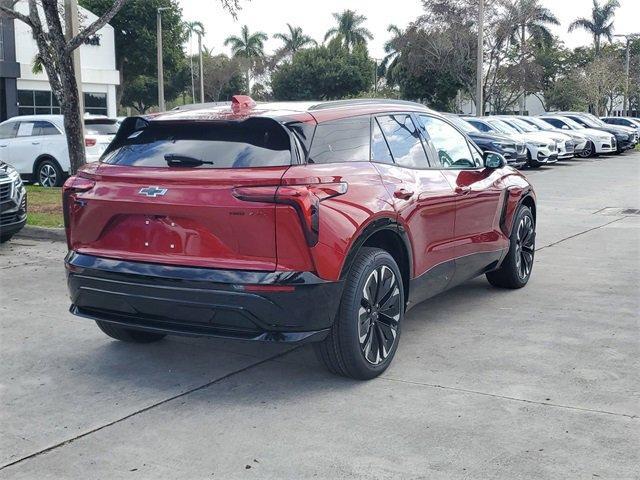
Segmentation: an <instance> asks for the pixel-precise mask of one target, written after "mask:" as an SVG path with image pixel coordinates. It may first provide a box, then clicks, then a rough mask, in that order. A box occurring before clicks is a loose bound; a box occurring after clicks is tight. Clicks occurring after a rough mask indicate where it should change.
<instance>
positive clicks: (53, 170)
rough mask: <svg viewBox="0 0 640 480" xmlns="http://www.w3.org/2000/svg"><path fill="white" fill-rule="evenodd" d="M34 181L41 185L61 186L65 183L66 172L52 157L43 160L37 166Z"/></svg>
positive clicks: (49, 186)
mask: <svg viewBox="0 0 640 480" xmlns="http://www.w3.org/2000/svg"><path fill="white" fill-rule="evenodd" d="M34 173H35V175H34V181H36V182H38V183H39V184H40V186H41V187H45V188H52V187H61V186H62V184H63V183H64V172H63V171H62V168H60V165H58V162H56V161H55V160H53V159H51V158H47V159H45V160H41V161H40V162H39V163H38V166H37V167H36V170H35V172H34Z"/></svg>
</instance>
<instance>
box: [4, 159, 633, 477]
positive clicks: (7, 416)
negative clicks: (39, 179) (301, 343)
mask: <svg viewBox="0 0 640 480" xmlns="http://www.w3.org/2000/svg"><path fill="white" fill-rule="evenodd" d="M527 175H528V176H529V178H530V179H531V181H532V183H533V184H534V186H535V188H536V191H537V194H538V200H539V207H538V219H539V221H538V244H537V246H538V251H537V254H536V263H535V266H534V272H533V277H532V279H531V282H530V284H529V285H528V286H527V287H526V288H525V289H522V290H518V291H502V290H498V289H495V288H492V287H490V286H489V284H488V283H487V282H486V280H484V278H479V279H476V280H474V281H472V282H469V283H467V284H465V285H462V286H460V287H458V288H457V289H455V290H453V291H451V292H448V293H445V294H443V295H441V296H438V297H436V298H434V299H432V300H429V301H427V302H425V303H424V304H422V305H420V306H418V307H416V308H414V309H413V310H412V311H411V312H410V313H409V314H408V316H407V317H406V319H405V323H404V326H403V332H402V338H401V344H400V349H399V351H398V354H397V356H396V358H395V360H394V363H393V365H392V366H391V368H390V369H389V370H388V371H387V372H386V374H385V375H384V376H383V377H382V378H379V379H376V380H373V381H370V382H354V381H349V380H345V379H342V378H337V377H334V376H332V375H330V374H328V373H327V372H325V371H324V369H323V368H322V367H321V366H320V365H319V363H318V362H317V361H316V359H315V358H314V356H313V353H312V350H311V348H310V347H308V346H305V347H300V348H294V349H292V348H291V347H283V346H277V345H254V344H245V343H241V342H229V341H218V340H210V339H192V338H180V337H172V338H169V339H167V340H165V341H163V342H160V343H157V344H152V345H143V346H135V345H127V344H122V343H119V342H116V341H112V340H110V339H109V338H108V337H106V336H104V335H103V334H102V333H101V332H100V331H99V330H98V329H97V328H96V327H95V325H94V324H93V323H92V322H90V321H87V320H83V319H77V318H74V317H72V316H71V315H70V314H69V313H68V312H67V308H68V298H67V294H66V285H65V282H64V269H63V266H62V258H63V256H64V253H65V246H64V245H63V244H61V243H58V242H41V241H34V240H32V239H25V238H16V239H15V240H14V241H12V242H10V243H9V244H8V245H3V246H2V247H0V328H1V330H0V382H1V384H0V401H1V405H0V429H1V431H2V434H1V438H0V479H5V478H6V479H9V478H11V479H18V478H25V479H32V478H38V479H45V478H51V479H54V478H55V479H59V478H82V479H91V478H96V479H98V478H101V479H104V478H109V479H119V478H127V479H129V478H144V479H146V478H153V479H158V478H189V479H204V478H224V479H230V478H260V479H264V478H292V479H299V478H380V479H385V478H416V479H417V478H424V479H440V478H442V479H445V478H446V479H449V478H461V479H463V478H465V479H466V478H474V479H476V478H477V479H489V478H504V479H520V478H523V479H524V478H527V479H529V478H543V479H544V478H549V479H558V478H563V479H571V478H579V479H584V478H612V479H638V478H640V468H639V467H638V465H640V455H639V452H640V418H639V417H640V373H639V372H640V368H639V367H640V361H639V355H638V354H639V353H640V330H639V318H640V273H639V271H640V269H639V267H640V260H639V259H640V216H635V215H624V214H621V213H620V211H621V209H624V208H640V154H638V153H634V154H627V155H623V156H619V157H600V158H597V159H593V160H570V161H565V162H560V163H558V164H556V165H554V166H553V167H548V168H543V169H540V170H538V171H532V172H527Z"/></svg>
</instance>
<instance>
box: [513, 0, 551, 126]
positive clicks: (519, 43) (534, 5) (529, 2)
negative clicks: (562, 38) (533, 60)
mask: <svg viewBox="0 0 640 480" xmlns="http://www.w3.org/2000/svg"><path fill="white" fill-rule="evenodd" d="M504 6H505V7H506V11H507V16H506V21H508V22H509V23H510V25H511V32H510V37H511V42H512V44H513V45H515V46H516V47H517V48H518V53H519V56H520V64H521V66H522V68H521V77H522V78H521V82H520V87H521V93H520V94H521V97H520V114H524V109H525V100H526V96H527V91H526V88H525V83H526V80H527V79H526V72H525V62H526V59H527V56H528V55H529V54H530V52H531V48H530V47H532V46H536V47H544V46H546V45H550V44H551V43H552V40H553V35H552V34H551V31H550V30H549V26H550V25H559V24H560V22H559V21H558V19H557V18H556V17H555V15H553V13H551V11H550V10H549V9H547V8H545V7H543V6H542V5H541V4H540V0H505V1H504Z"/></svg>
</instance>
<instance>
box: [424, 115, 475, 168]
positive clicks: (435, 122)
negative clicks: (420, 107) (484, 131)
mask: <svg viewBox="0 0 640 480" xmlns="http://www.w3.org/2000/svg"><path fill="white" fill-rule="evenodd" d="M419 118H420V121H421V122H422V124H423V126H424V129H425V130H426V132H427V135H428V136H429V139H430V140H431V143H432V144H433V147H434V148H435V150H436V152H437V153H438V159H439V160H440V163H441V164H442V166H443V167H444V168H452V169H461V168H476V167H480V166H481V163H480V159H479V158H478V155H477V154H476V155H473V154H472V152H471V150H470V149H469V144H468V143H467V139H466V138H465V137H464V135H462V134H461V133H460V132H458V131H457V130H456V129H455V128H453V127H452V126H451V125H449V124H448V123H447V122H445V121H444V120H440V119H439V118H434V117H429V116H427V115H420V117H419Z"/></svg>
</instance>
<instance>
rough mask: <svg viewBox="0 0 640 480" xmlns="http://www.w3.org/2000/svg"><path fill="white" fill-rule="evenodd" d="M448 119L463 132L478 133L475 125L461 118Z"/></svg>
mask: <svg viewBox="0 0 640 480" xmlns="http://www.w3.org/2000/svg"><path fill="white" fill-rule="evenodd" d="M447 118H448V119H449V121H450V122H451V123H453V124H454V125H455V126H456V127H458V128H459V129H460V130H462V131H463V132H467V133H478V132H479V131H480V130H478V129H477V128H476V127H475V126H474V125H471V124H470V123H469V122H466V121H464V120H463V119H461V118H460V117H458V116H456V115H448V116H447Z"/></svg>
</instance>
